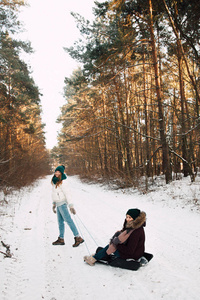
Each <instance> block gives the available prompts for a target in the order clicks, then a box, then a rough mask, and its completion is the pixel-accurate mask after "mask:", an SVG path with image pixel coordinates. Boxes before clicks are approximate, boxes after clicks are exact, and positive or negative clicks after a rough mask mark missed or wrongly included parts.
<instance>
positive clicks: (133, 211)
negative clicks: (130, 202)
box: [126, 208, 140, 220]
mask: <svg viewBox="0 0 200 300" xmlns="http://www.w3.org/2000/svg"><path fill="white" fill-rule="evenodd" d="M126 214H127V215H129V216H131V218H133V219H134V220H135V219H136V218H137V217H138V216H139V215H140V210H139V209H137V208H131V209H129V210H128V211H127V213H126Z"/></svg>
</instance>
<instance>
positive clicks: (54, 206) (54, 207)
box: [52, 204, 56, 214]
mask: <svg viewBox="0 0 200 300" xmlns="http://www.w3.org/2000/svg"><path fill="white" fill-rule="evenodd" d="M52 210H53V212H54V214H56V204H53V207H52Z"/></svg>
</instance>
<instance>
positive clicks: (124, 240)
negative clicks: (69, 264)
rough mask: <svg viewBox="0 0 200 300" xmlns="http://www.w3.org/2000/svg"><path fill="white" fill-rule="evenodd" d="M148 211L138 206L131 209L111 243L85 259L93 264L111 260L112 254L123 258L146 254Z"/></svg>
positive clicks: (136, 257) (136, 258)
mask: <svg viewBox="0 0 200 300" xmlns="http://www.w3.org/2000/svg"><path fill="white" fill-rule="evenodd" d="M145 225H146V213H145V212H143V211H140V210H139V209H137V208H132V209H129V210H128V211H127V213H126V219H125V221H124V225H123V228H122V230H121V231H117V232H116V233H115V234H114V236H113V237H112V239H111V241H110V244H109V245H107V246H106V247H105V248H102V249H101V250H100V251H98V252H97V253H96V254H95V255H93V256H84V261H85V262H86V263H88V264H89V265H91V266H93V265H94V264H95V262H96V261H99V260H102V259H105V260H109V257H110V255H111V254H114V256H115V257H120V258H122V259H134V260H139V259H140V258H141V257H142V256H143V255H144V250H145V232H144V226H145Z"/></svg>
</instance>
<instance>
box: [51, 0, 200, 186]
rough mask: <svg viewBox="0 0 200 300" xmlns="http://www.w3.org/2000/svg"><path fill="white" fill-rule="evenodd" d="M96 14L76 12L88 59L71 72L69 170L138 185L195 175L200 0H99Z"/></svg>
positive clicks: (66, 133)
mask: <svg viewBox="0 0 200 300" xmlns="http://www.w3.org/2000/svg"><path fill="white" fill-rule="evenodd" d="M93 11H94V16H95V18H94V21H93V22H89V21H88V20H85V19H84V18H83V17H82V16H81V15H79V14H76V13H72V14H73V16H74V18H75V20H76V23H77V27H78V29H79V30H80V33H81V35H82V39H80V40H78V41H77V42H76V43H75V44H74V45H72V47H69V48H65V51H66V52H67V53H68V54H70V56H71V57H72V58H73V59H75V60H77V62H79V63H80V67H79V68H77V69H76V70H74V72H73V74H72V75H71V76H70V77H66V78H65V86H64V91H65V100H66V102H65V104H64V105H63V107H62V109H61V114H60V116H59V117H58V122H60V123H61V124H62V129H61V131H60V133H59V136H58V147H55V148H54V149H53V150H52V155H53V156H54V157H59V159H60V161H61V162H64V163H65V164H66V165H67V169H68V172H69V173H71V174H78V175H80V176H81V177H83V178H88V179H93V180H95V179H100V178H102V179H103V180H105V181H106V180H109V181H111V180H113V181H115V182H118V183H119V185H120V186H121V187H127V186H134V185H135V186H137V185H138V182H139V181H140V180H141V179H143V180H144V182H145V184H146V188H148V182H150V180H151V179H152V178H153V177H154V176H158V175H163V176H164V178H165V181H166V183H167V184H168V183H170V182H171V181H172V180H174V179H178V178H179V174H183V176H184V177H187V176H190V177H191V181H192V182H193V181H195V176H196V174H197V172H198V168H199V164H200V117H199V105H200V95H199V91H200V73H199V66H200V60H199V46H200V44H199V31H200V22H199V19H200V18H199V17H200V9H199V2H198V1H197V0H194V1H189V0H159V1H158V0H110V1H105V2H104V3H98V2H97V1H95V7H94V9H93Z"/></svg>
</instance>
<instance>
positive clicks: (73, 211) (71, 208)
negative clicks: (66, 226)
mask: <svg viewBox="0 0 200 300" xmlns="http://www.w3.org/2000/svg"><path fill="white" fill-rule="evenodd" d="M70 211H71V213H72V214H73V215H75V214H76V211H75V209H74V208H73V207H70Z"/></svg>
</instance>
